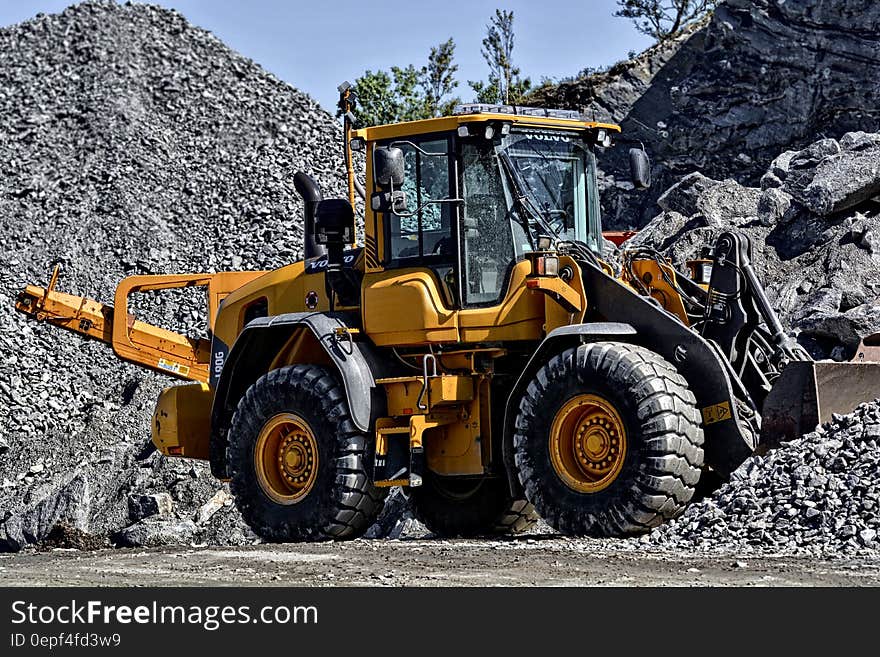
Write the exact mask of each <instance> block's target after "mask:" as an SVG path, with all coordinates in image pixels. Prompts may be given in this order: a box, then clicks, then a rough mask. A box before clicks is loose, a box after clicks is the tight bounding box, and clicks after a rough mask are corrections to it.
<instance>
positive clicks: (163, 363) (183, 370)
mask: <svg viewBox="0 0 880 657" xmlns="http://www.w3.org/2000/svg"><path fill="white" fill-rule="evenodd" d="M159 369H163V370H167V371H169V372H174V374H179V375H180V376H186V375H187V374H189V366H187V365H181V364H180V363H175V362H174V361H172V360H165V359H164V358H160V359H159Z"/></svg>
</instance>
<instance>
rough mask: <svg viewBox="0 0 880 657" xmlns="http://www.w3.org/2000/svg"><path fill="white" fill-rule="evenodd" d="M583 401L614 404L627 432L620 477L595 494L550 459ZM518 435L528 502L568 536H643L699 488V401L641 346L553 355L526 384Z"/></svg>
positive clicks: (601, 346) (597, 346)
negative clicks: (568, 409) (562, 420)
mask: <svg viewBox="0 0 880 657" xmlns="http://www.w3.org/2000/svg"><path fill="white" fill-rule="evenodd" d="M579 395H596V396H598V397H601V398H602V399H604V400H607V401H608V402H610V404H611V405H612V406H613V408H614V409H615V410H616V412H617V413H618V416H619V418H620V420H621V421H622V423H623V427H624V430H625V440H626V444H625V445H626V450H625V456H624V457H623V458H621V459H619V460H620V466H619V467H620V469H619V471H618V473H617V474H616V477H614V478H613V479H610V483H607V484H606V485H605V486H606V487H605V488H603V489H601V490H595V491H590V492H583V491H580V490H576V489H575V488H574V487H572V486H570V485H569V484H567V483H566V482H565V481H564V479H563V478H562V477H561V476H560V475H559V474H558V472H557V469H556V468H555V467H554V465H553V462H552V460H551V456H550V435H551V428H552V426H553V422H554V418H556V416H557V413H559V412H560V410H561V409H563V408H564V407H565V405H566V404H568V403H570V401H571V400H574V399H575V398H577V397H578V396H579ZM515 426H516V428H515V434H514V439H513V440H514V452H515V459H516V467H517V474H518V476H519V480H520V482H521V483H522V485H523V489H524V490H525V495H526V498H527V499H528V500H529V501H530V502H531V503H532V504H534V506H535V508H536V509H537V511H538V513H539V514H540V515H541V517H543V518H544V520H546V521H547V523H548V524H550V525H551V526H552V527H554V528H555V529H557V530H558V531H560V532H563V533H565V534H572V535H592V536H627V535H632V534H640V533H644V532H646V531H648V530H650V529H651V528H652V527H656V526H657V525H659V524H661V523H663V522H665V521H667V520H670V519H672V518H674V517H675V516H677V515H679V514H680V513H681V512H682V511H683V510H684V508H685V507H686V506H687V504H688V503H689V502H690V500H691V498H692V497H693V495H694V489H695V486H696V485H697V482H698V481H699V479H700V469H701V467H702V465H703V448H702V445H703V430H702V427H701V417H700V413H699V411H698V410H697V408H696V399H695V398H694V395H693V393H692V392H691V391H690V389H689V388H688V385H687V382H686V381H685V380H684V378H683V377H682V376H681V375H680V374H679V373H678V372H677V371H676V369H675V368H674V367H673V366H672V365H671V364H670V363H668V362H667V361H666V360H664V359H663V358H662V357H660V356H659V355H657V354H655V353H654V352H652V351H649V350H648V349H645V348H643V347H638V346H635V345H630V344H622V343H611V342H602V343H592V344H585V345H581V346H579V347H578V348H576V349H568V350H566V351H564V352H562V353H561V354H558V355H557V356H554V357H553V358H552V359H551V360H550V361H549V362H548V363H547V364H546V365H544V366H543V367H542V368H541V369H540V370H539V371H538V372H537V374H536V375H535V377H534V379H533V380H532V381H531V382H530V383H529V385H528V388H527V389H526V392H525V394H524V395H523V398H522V400H521V401H520V406H519V414H518V416H517V418H516V425H515ZM612 435H613V434H612Z"/></svg>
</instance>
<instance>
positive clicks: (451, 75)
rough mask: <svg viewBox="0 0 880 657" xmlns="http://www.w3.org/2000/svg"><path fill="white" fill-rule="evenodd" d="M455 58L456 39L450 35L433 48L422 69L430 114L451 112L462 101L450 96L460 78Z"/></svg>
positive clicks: (422, 79)
mask: <svg viewBox="0 0 880 657" xmlns="http://www.w3.org/2000/svg"><path fill="white" fill-rule="evenodd" d="M454 58H455V41H453V40H452V38H451V37H450V38H449V39H448V40H447V41H444V42H443V43H441V44H439V45H437V46H434V47H433V48H431V53H430V54H429V55H428V65H427V66H425V67H423V68H422V70H421V83H422V89H423V91H424V94H425V106H426V109H427V112H428V114H429V116H444V115H446V114H451V113H452V108H453V107H454V106H455V105H456V104H457V103H459V102H460V100H459V99H458V98H449V96H450V95H451V94H452V92H453V91H454V90H455V88H456V87H457V86H458V80H456V79H455V74H456V72H457V71H458V64H455V63H453V60H454Z"/></svg>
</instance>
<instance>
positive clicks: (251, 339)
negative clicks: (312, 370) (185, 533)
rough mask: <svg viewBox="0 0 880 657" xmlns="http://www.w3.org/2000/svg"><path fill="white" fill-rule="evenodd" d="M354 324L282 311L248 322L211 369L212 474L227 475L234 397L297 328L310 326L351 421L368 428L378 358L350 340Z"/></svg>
mask: <svg viewBox="0 0 880 657" xmlns="http://www.w3.org/2000/svg"><path fill="white" fill-rule="evenodd" d="M355 326H356V325H355V324H354V318H349V317H347V316H346V314H344V313H338V312H337V313H326V312H305V313H285V314H283V315H275V316H272V317H258V318H256V319H254V320H252V321H251V322H249V323H248V325H247V326H246V327H245V328H244V330H243V331H242V332H241V333H240V334H239V335H238V337H237V338H236V340H235V343H234V344H233V345H232V349H231V350H230V351H229V355H228V356H227V357H226V358H225V359H224V362H223V363H222V369H220V370H218V371H217V373H216V374H217V376H216V381H217V383H216V386H215V389H216V393H215V395H214V403H213V406H212V409H211V457H210V460H211V471H212V472H213V474H214V476H216V477H218V478H225V477H226V476H227V473H226V435H227V432H228V430H229V424H230V422H231V420H232V415H233V413H234V412H235V407H236V406H237V404H238V400H239V399H241V397H242V395H244V393H245V392H246V391H247V389H248V388H249V387H250V386H251V385H252V384H253V383H254V382H255V381H256V380H257V379H259V378H260V377H261V376H262V375H263V374H265V373H266V372H267V371H268V370H269V367H270V365H271V363H272V361H273V359H274V358H275V356H276V355H277V354H278V352H279V350H281V349H282V348H283V347H284V345H285V344H286V343H287V341H288V340H289V339H290V337H291V336H292V335H293V334H294V332H295V331H297V330H298V329H299V330H302V329H306V330H308V331H310V332H311V333H312V335H314V337H315V338H316V340H317V341H318V343H319V344H320V345H321V347H322V348H323V351H324V353H325V354H326V356H327V357H328V361H329V362H330V363H332V365H333V367H334V369H335V370H336V373H337V374H338V376H339V379H340V380H341V382H342V384H343V386H344V387H345V394H346V396H347V397H348V404H349V409H350V411H351V419H352V422H353V423H354V425H355V426H356V427H357V428H358V429H360V430H361V431H369V429H370V427H371V424H372V420H373V417H374V411H376V412H379V411H380V406H381V397H380V395H378V391H377V389H376V381H375V379H374V377H373V371H374V367H375V366H376V363H377V361H376V360H375V359H374V358H373V355H372V352H371V350H370V347H369V345H366V344H364V343H362V342H358V341H356V340H354V339H353V337H352V336H351V334H350V333H349V332H348V330H349V329H352V328H355ZM222 349H223V345H215V348H214V349H213V350H212V351H214V352H215V353H216V352H219V351H221V350H222ZM371 364H372V366H371ZM212 374H213V373H212ZM213 379H214V376H212V383H213Z"/></svg>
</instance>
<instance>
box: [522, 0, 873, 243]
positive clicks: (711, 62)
mask: <svg viewBox="0 0 880 657" xmlns="http://www.w3.org/2000/svg"><path fill="white" fill-rule="evenodd" d="M534 100H535V102H536V103H541V104H547V105H557V106H566V107H574V108H580V109H584V110H585V111H586V113H587V115H588V116H596V117H597V118H600V119H612V120H615V121H618V122H620V123H621V124H622V126H623V129H624V136H623V139H622V140H621V141H622V142H623V145H625V144H626V143H627V142H639V141H641V142H643V143H644V144H645V146H646V148H647V150H648V152H649V154H650V156H651V158H652V160H653V164H654V175H655V180H656V183H655V185H654V191H653V192H651V193H648V194H636V193H634V192H632V191H631V190H630V189H629V185H628V182H627V181H628V175H627V162H626V148H621V147H618V148H616V149H614V150H612V151H611V152H609V153H607V154H606V155H605V158H604V160H603V166H604V170H605V173H606V180H605V188H606V189H605V194H604V198H603V205H604V209H605V217H606V225H608V226H610V227H627V226H637V227H638V226H642V225H644V224H645V223H646V222H647V220H648V219H650V217H652V216H653V214H655V206H654V203H655V201H656V199H657V197H658V195H659V194H660V193H661V192H662V190H664V189H666V188H667V187H669V186H670V185H671V184H672V183H673V182H675V181H676V180H678V179H679V178H680V177H682V176H683V175H686V174H689V173H692V172H694V171H697V170H699V171H701V172H703V173H704V174H706V175H708V176H711V177H733V178H734V179H736V180H738V181H739V182H742V183H746V184H754V183H756V182H757V181H758V179H759V178H760V176H761V175H762V174H763V173H764V172H765V170H766V168H767V166H768V165H769V163H770V161H771V160H772V159H773V158H774V157H776V155H777V154H779V153H780V152H783V151H786V150H796V149H799V148H802V147H804V146H806V145H808V144H810V143H812V142H813V141H814V140H815V139H817V138H819V137H829V138H839V137H841V136H842V135H844V134H845V133H847V132H852V131H859V130H862V131H876V130H877V129H878V128H880V3H877V2H874V1H873V0H834V1H833V2H829V1H827V0H754V1H752V0H728V1H727V2H725V3H723V4H721V5H720V6H719V7H718V8H717V10H716V11H715V13H714V15H713V16H712V17H711V19H710V20H709V21H708V22H707V23H706V24H705V25H698V26H696V28H694V29H692V30H690V31H688V32H687V33H686V34H684V35H682V36H681V37H679V38H678V39H676V40H675V41H673V42H671V43H669V44H666V45H662V46H656V47H654V48H652V49H650V50H648V51H646V52H645V53H643V54H642V55H640V56H638V57H636V58H635V59H633V60H632V61H629V62H623V63H621V64H618V65H616V66H615V67H613V68H612V69H611V70H610V71H609V72H608V73H605V74H601V75H597V76H591V77H587V78H583V79H580V80H576V81H574V82H570V83H566V84H562V85H559V86H557V87H547V88H544V89H542V90H540V91H539V92H538V93H537V94H536V96H535V98H534Z"/></svg>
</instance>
